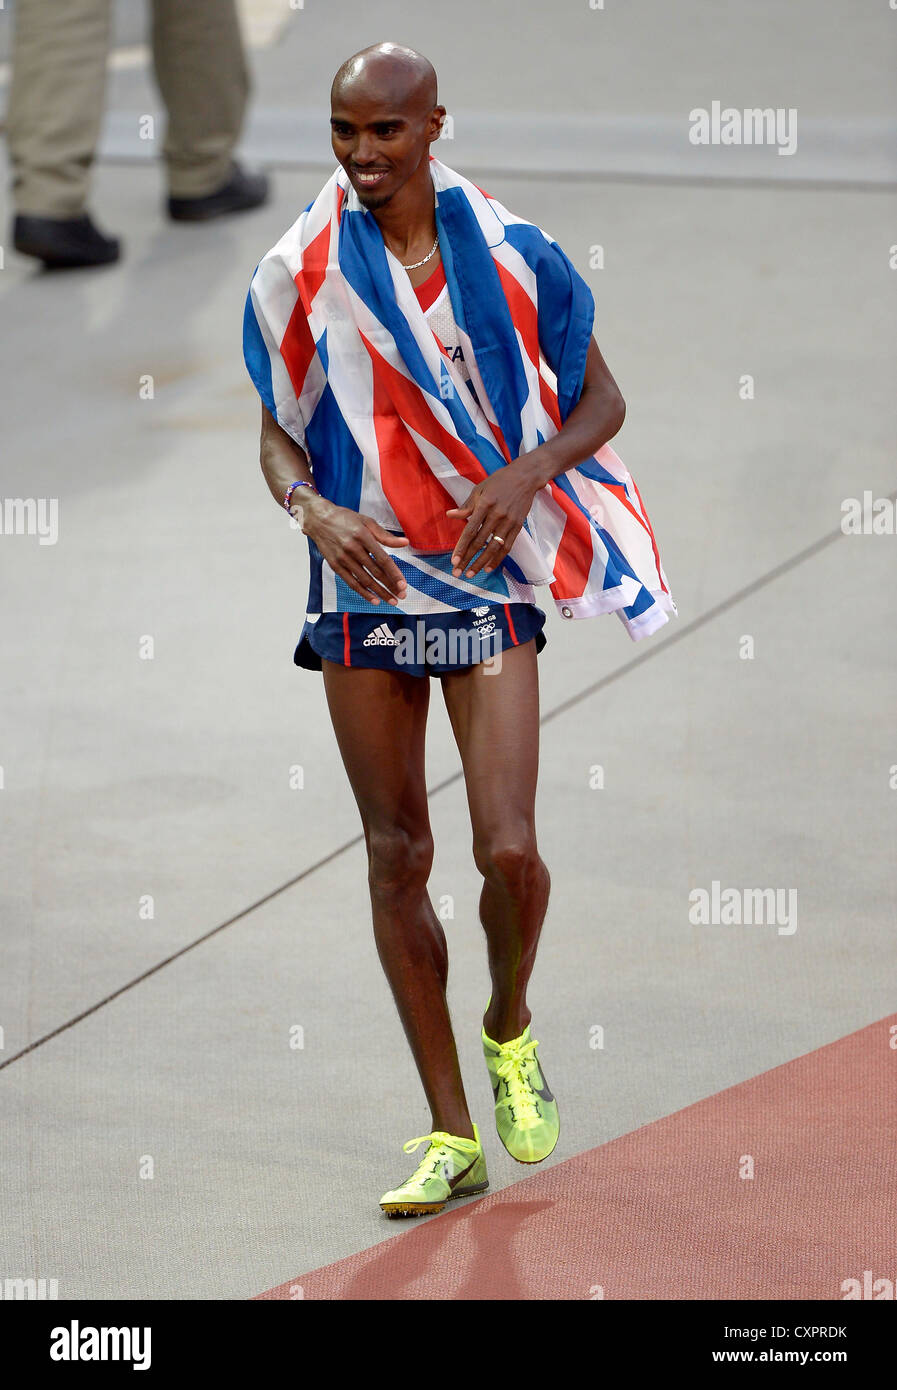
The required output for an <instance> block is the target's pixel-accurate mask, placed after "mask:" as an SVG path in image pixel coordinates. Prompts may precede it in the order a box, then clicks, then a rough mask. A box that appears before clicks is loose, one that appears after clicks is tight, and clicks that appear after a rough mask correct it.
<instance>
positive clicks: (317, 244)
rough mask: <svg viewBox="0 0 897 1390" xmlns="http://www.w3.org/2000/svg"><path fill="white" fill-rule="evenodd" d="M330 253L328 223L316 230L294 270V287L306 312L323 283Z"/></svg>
mask: <svg viewBox="0 0 897 1390" xmlns="http://www.w3.org/2000/svg"><path fill="white" fill-rule="evenodd" d="M329 255H330V223H329V222H328V223H327V226H326V227H324V228H323V230H322V231H320V232H318V235H317V236H316V237H315V238H314V240H313V241H310V242H309V243H308V245H307V246H306V248H305V250H304V251H303V253H302V266H301V269H299V270H298V271H297V272H296V276H295V281H296V289H297V290H298V291H299V299H300V301H301V303H302V304H303V305H304V306H305V312H306V314H310V313H311V306H312V300H313V299H314V297H315V295H316V294H317V293H318V290H319V289H320V288H321V286H322V285H323V283H324V276H325V275H326V273H327V258H328V256H329Z"/></svg>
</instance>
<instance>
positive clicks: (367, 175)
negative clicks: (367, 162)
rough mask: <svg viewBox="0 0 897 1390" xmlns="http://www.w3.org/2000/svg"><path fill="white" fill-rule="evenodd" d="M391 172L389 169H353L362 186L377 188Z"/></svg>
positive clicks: (354, 176) (353, 173)
mask: <svg viewBox="0 0 897 1390" xmlns="http://www.w3.org/2000/svg"><path fill="white" fill-rule="evenodd" d="M388 173H389V170H388V169H353V170H352V177H353V178H354V179H355V181H356V182H357V183H360V184H361V186H362V188H376V187H377V185H378V184H379V183H382V182H383V180H384V179H385V178H386V175H387V174H388Z"/></svg>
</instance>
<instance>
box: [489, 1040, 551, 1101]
mask: <svg viewBox="0 0 897 1390" xmlns="http://www.w3.org/2000/svg"><path fill="white" fill-rule="evenodd" d="M538 1046H539V1044H538V1042H537V1041H536V1039H535V1038H531V1039H530V1041H529V1042H526V1043H521V1042H518V1040H517V1039H516V1038H515V1039H514V1040H513V1042H510V1043H504V1044H503V1046H502V1048H501V1053H500V1056H499V1059H498V1061H497V1063H496V1066H495V1070H496V1072H497V1073H498V1075H499V1076H500V1077H501V1079H502V1080H503V1081H504V1082H505V1083H506V1085H507V1089H508V1099H509V1100H510V1103H511V1105H512V1106H513V1107H514V1115H515V1117H516V1119H518V1120H519V1119H522V1118H524V1117H525V1116H526V1117H535V1118H537V1119H538V1118H541V1111H540V1110H539V1106H538V1103H537V1101H536V1097H535V1095H534V1093H533V1088H532V1084H531V1082H530V1079H529V1076H528V1074H527V1068H528V1067H529V1066H530V1065H531V1064H532V1063H533V1062H534V1061H535V1060H536V1058H535V1051H536V1048H537V1047H538Z"/></svg>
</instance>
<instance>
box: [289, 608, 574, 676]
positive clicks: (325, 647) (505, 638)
mask: <svg viewBox="0 0 897 1390" xmlns="http://www.w3.org/2000/svg"><path fill="white" fill-rule="evenodd" d="M545 619H546V615H545V613H544V612H543V611H542V609H541V608H538V607H537V606H536V604H534V603H485V604H481V605H480V606H479V607H477V608H464V609H458V610H455V611H453V612H450V613H396V612H395V611H394V610H393V609H392V608H391V607H390V606H389V605H388V604H384V605H383V612H382V613H381V614H375V613H322V614H321V616H320V617H319V618H317V619H316V620H315V621H314V622H309V621H308V619H306V622H305V625H304V627H303V629H302V635H301V637H300V638H299V645H298V646H297V647H296V650H295V652H294V654H293V661H294V662H295V664H296V665H297V666H302V667H304V668H305V669H306V670H308V671H320V670H322V666H321V658H322V657H324V658H326V659H327V660H328V661H335V662H338V663H339V664H340V665H341V666H369V667H371V666H372V667H376V668H377V669H378V670H387V671H407V672H408V673H409V674H410V675H413V676H440V675H445V674H448V673H449V672H450V671H459V670H463V669H464V668H465V667H467V666H473V665H477V664H478V663H479V662H481V661H489V660H490V659H491V660H495V661H496V662H497V660H498V659H499V658H500V655H501V653H502V652H505V651H509V650H510V648H511V647H519V646H521V645H522V644H523V643H524V642H529V641H530V639H531V638H533V637H534V638H535V639H536V651H537V652H540V651H541V650H542V648H543V647H544V646H545V645H546V640H547V639H546V637H545V634H544V633H543V631H542V628H543V627H544V625H545Z"/></svg>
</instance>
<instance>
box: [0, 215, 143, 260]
mask: <svg viewBox="0 0 897 1390" xmlns="http://www.w3.org/2000/svg"><path fill="white" fill-rule="evenodd" d="M12 241H13V246H14V247H15V248H16V250H17V251H18V252H20V254H21V255H23V256H37V258H38V259H39V260H41V261H43V262H44V264H45V265H47V266H50V267H52V268H54V269H68V268H72V267H74V266H79V265H108V264H109V263H110V261H117V260H118V257H119V251H120V249H121V243H120V242H119V241H118V239H117V238H116V237H108V236H103V233H102V232H101V231H99V230H98V229H97V228H96V227H95V226H94V224H93V222H92V221H91V220H90V218H89V217H88V215H87V213H86V212H85V213H82V215H81V216H80V217H28V216H24V215H22V214H19V215H18V216H17V217H16V218H15V221H14V222H13V227H12Z"/></svg>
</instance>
